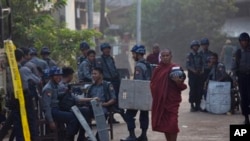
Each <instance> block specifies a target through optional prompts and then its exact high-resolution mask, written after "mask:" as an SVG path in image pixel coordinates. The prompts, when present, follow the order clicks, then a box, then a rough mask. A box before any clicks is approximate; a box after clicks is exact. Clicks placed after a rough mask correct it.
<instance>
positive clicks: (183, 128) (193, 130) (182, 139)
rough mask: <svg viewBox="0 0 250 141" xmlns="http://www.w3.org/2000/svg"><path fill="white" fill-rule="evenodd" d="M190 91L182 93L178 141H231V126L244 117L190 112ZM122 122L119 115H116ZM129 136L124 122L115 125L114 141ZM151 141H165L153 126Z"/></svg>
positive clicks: (138, 132) (150, 133)
mask: <svg viewBox="0 0 250 141" xmlns="http://www.w3.org/2000/svg"><path fill="white" fill-rule="evenodd" d="M188 91H189V90H188V89H187V90H185V91H183V93H182V98H183V100H182V103H181V106H180V111H179V128H180V133H179V135H178V141H229V125H230V124H241V123H242V122H243V117H242V116H241V115H240V114H239V113H236V114H234V115H226V114H225V115H215V114H210V113H204V112H195V113H191V112H189V108H190V106H189V103H188ZM115 116H116V117H117V119H118V120H120V121H122V119H121V117H120V116H119V115H115ZM136 124H137V129H136V134H137V136H139V135H140V129H139V120H138V116H137V120H136ZM127 135H128V132H127V127H126V124H125V123H124V121H122V122H121V123H120V124H115V125H114V141H119V140H120V138H123V137H126V136H127ZM148 139H149V141H165V138H164V135H163V134H162V133H158V132H153V131H152V128H151V126H150V127H149V130H148Z"/></svg>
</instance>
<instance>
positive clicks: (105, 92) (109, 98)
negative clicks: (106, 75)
mask: <svg viewBox="0 0 250 141" xmlns="http://www.w3.org/2000/svg"><path fill="white" fill-rule="evenodd" d="M92 78H93V82H94V83H93V84H92V85H91V86H90V87H89V90H88V94H87V97H89V98H94V97H98V98H99V99H98V100H99V101H100V102H101V103H102V107H103V111H104V113H105V114H106V113H107V112H109V110H110V109H109V108H110V107H112V106H113V105H114V104H115V103H116V95H115V90H114V87H113V85H112V84H111V83H110V82H108V81H105V80H103V70H102V69H101V68H98V67H95V68H93V70H92Z"/></svg>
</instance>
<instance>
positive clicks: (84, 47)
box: [77, 41, 90, 66]
mask: <svg viewBox="0 0 250 141" xmlns="http://www.w3.org/2000/svg"><path fill="white" fill-rule="evenodd" d="M89 49H90V46H89V44H88V43H87V42H85V41H83V42H81V43H80V50H81V56H80V57H78V58H77V66H79V65H80V64H81V63H82V61H84V60H85V59H87V52H88V50H89Z"/></svg>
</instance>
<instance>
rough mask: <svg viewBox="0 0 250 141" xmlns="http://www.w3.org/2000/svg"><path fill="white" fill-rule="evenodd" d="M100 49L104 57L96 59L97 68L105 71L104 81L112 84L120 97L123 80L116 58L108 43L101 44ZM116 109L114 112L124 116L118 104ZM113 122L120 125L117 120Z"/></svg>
mask: <svg viewBox="0 0 250 141" xmlns="http://www.w3.org/2000/svg"><path fill="white" fill-rule="evenodd" d="M100 49H101V51H102V55H101V57H100V58H97V59H96V67H100V68H102V69H103V77H104V80H106V81H109V82H111V83H112V85H113V87H114V90H115V95H116V97H118V94H119V89H120V83H121V80H120V76H119V72H118V70H117V68H116V65H115V61H114V58H113V57H112V56H111V46H110V45H109V44H108V43H103V44H101V46H100ZM114 108H115V109H114V110H115V111H114V112H117V113H120V114H121V115H122V116H123V111H122V110H120V109H119V108H118V102H117V103H116V106H115V107H114ZM113 122H114V123H119V122H118V121H116V120H115V119H114V121H113Z"/></svg>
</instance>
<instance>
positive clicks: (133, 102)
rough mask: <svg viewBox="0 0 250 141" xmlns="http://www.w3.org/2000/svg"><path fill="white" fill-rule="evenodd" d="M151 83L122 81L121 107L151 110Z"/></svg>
mask: <svg viewBox="0 0 250 141" xmlns="http://www.w3.org/2000/svg"><path fill="white" fill-rule="evenodd" d="M151 106H152V96H151V91H150V81H145V80H128V79H122V81H121V86H120V93H119V107H120V108H123V109H134V110H145V111H148V110H151Z"/></svg>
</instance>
